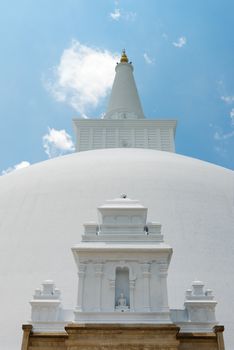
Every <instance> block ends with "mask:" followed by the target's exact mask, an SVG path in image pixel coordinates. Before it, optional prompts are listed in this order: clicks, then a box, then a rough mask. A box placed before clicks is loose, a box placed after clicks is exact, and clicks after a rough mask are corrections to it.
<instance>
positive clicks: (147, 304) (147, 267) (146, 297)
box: [141, 262, 151, 311]
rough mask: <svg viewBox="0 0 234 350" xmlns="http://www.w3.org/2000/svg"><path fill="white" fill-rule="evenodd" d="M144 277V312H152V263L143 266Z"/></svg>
mask: <svg viewBox="0 0 234 350" xmlns="http://www.w3.org/2000/svg"><path fill="white" fill-rule="evenodd" d="M141 271H142V276H143V295H144V301H143V302H144V310H145V311H150V276H151V273H150V263H147V262H146V263H143V264H141Z"/></svg>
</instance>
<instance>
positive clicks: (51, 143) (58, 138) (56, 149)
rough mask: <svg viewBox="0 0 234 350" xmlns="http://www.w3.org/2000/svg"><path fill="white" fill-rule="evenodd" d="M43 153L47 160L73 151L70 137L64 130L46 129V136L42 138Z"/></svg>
mask: <svg viewBox="0 0 234 350" xmlns="http://www.w3.org/2000/svg"><path fill="white" fill-rule="evenodd" d="M42 142H43V147H44V149H45V153H46V154H47V155H48V157H49V158H54V157H58V156H61V155H63V154H65V153H68V152H73V151H74V150H75V147H74V143H73V141H72V138H71V136H70V135H69V134H68V133H67V132H66V131H65V130H56V129H54V128H52V129H50V128H48V134H45V135H44V136H43V138H42Z"/></svg>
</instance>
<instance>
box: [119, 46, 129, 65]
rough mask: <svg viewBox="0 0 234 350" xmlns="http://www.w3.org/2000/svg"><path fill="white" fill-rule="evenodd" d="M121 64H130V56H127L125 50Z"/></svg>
mask: <svg viewBox="0 0 234 350" xmlns="http://www.w3.org/2000/svg"><path fill="white" fill-rule="evenodd" d="M120 62H121V63H128V56H127V55H126V52H125V49H123V51H122V56H121V59H120Z"/></svg>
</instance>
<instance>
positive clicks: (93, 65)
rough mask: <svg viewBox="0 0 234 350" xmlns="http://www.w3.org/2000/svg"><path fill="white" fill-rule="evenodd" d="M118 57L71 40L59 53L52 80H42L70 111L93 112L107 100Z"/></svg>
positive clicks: (57, 99) (56, 98)
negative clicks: (58, 61)
mask: <svg viewBox="0 0 234 350" xmlns="http://www.w3.org/2000/svg"><path fill="white" fill-rule="evenodd" d="M118 58H119V55H117V54H114V53H112V52H110V51H108V50H101V49H99V48H92V47H89V46H87V45H82V44H81V43H79V42H78V41H76V40H73V41H72V43H71V46H70V47H68V48H67V49H65V50H64V51H63V53H62V56H61V59H60V63H59V65H58V66H56V67H54V68H53V73H52V77H51V78H50V79H44V85H45V87H46V89H47V90H48V91H49V92H50V93H51V95H52V96H53V97H54V98H55V100H56V101H59V102H64V103H66V104H67V105H69V106H71V107H73V108H74V109H75V110H76V111H77V112H79V113H80V114H81V115H83V114H85V113H86V112H87V111H89V110H90V109H94V108H96V107H97V106H98V105H99V104H100V103H101V102H102V101H103V99H104V98H105V97H106V96H107V94H108V92H109V91H110V88H111V86H112V83H113V79H114V67H115V64H116V61H117V60H118Z"/></svg>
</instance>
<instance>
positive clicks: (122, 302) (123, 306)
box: [115, 293, 129, 311]
mask: <svg viewBox="0 0 234 350" xmlns="http://www.w3.org/2000/svg"><path fill="white" fill-rule="evenodd" d="M115 309H116V310H118V311H129V306H127V299H126V298H125V296H124V293H120V297H119V299H118V300H117V306H116V307H115Z"/></svg>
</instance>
